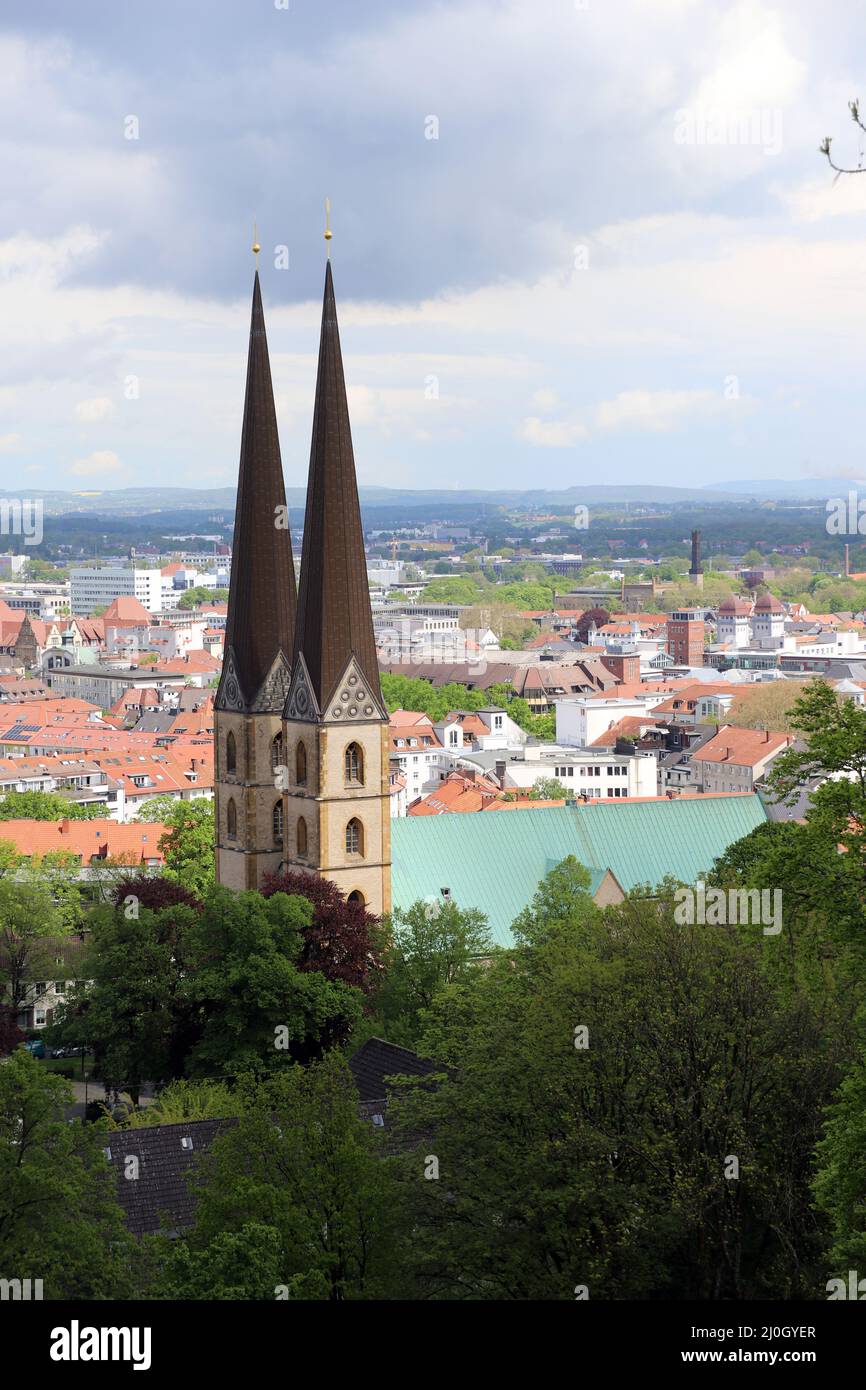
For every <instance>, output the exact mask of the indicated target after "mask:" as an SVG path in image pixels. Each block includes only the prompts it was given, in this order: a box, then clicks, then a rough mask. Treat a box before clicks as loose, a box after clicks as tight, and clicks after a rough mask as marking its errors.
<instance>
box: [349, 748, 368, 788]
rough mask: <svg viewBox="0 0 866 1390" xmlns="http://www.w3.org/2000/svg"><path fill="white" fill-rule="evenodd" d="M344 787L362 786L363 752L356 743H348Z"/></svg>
mask: <svg viewBox="0 0 866 1390" xmlns="http://www.w3.org/2000/svg"><path fill="white" fill-rule="evenodd" d="M345 769H346V785H347V786H356V787H362V786H363V785H364V750H363V749H362V748H361V746H360V744H358V743H350V744H349V746H348V748H347V749H346V757H345Z"/></svg>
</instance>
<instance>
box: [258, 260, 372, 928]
mask: <svg viewBox="0 0 866 1390" xmlns="http://www.w3.org/2000/svg"><path fill="white" fill-rule="evenodd" d="M328 235H329V234H328V233H326V236H328ZM283 738H284V745H285V756H286V783H287V790H286V795H285V803H284V804H285V815H284V824H285V836H284V846H285V848H284V855H283V858H284V861H285V864H286V867H287V868H290V869H301V870H306V871H308V872H312V873H317V874H321V875H322V876H323V877H324V878H328V879H331V880H332V881H333V882H334V883H336V884H337V886H338V887H339V888H340V889H341V891H342V892H343V893H345V894H346V896H347V897H349V898H351V899H353V900H355V901H361V902H363V903H364V904H365V905H366V907H367V908H368V909H369V911H371V912H374V913H382V912H387V911H389V910H390V906H391V864H390V861H391V848H390V841H391V835H390V830H391V821H390V801H389V781H388V770H389V747H388V715H387V712H386V710H385V706H384V703H383V701H382V691H381V688H380V684H379V665H378V661H377V658H376V643H375V639H374V636H373V617H372V612H371V609H370V590H369V585H368V582H367V563H366V557H365V554H364V535H363V530H362V527H361V509H360V505H359V502H358V486H357V481H356V477H355V460H354V455H353V452H352V435H351V429H350V426H349V408H348V403H347V400H346V383H345V380H344V378H343V360H342V355H341V352H340V335H339V331H338V328H337V306H336V302H335V299H334V282H333V278H332V275H331V263H330V260H329V261H328V263H327V267H326V270H325V295H324V304H323V308H322V329H321V336H320V339H319V363H318V376H317V381H316V401H315V410H314V414H313V436H312V444H311V448H310V473H309V480H308V484H307V510H306V517H305V521H304V545H303V553H302V556H301V578H300V586H299V592H298V612H297V622H296V627H295V642H294V651H293V660H292V673H291V685H290V688H289V691H288V697H287V699H286V701H285V710H284V726H283Z"/></svg>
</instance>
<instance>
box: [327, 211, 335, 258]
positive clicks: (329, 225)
mask: <svg viewBox="0 0 866 1390" xmlns="http://www.w3.org/2000/svg"><path fill="white" fill-rule="evenodd" d="M333 235H334V233H333V232H332V231H331V200H330V198H326V199H325V241H326V243H327V247H328V260H330V259H331V237H332V236H333Z"/></svg>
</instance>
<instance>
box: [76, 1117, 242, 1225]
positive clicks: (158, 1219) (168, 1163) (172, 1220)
mask: <svg viewBox="0 0 866 1390" xmlns="http://www.w3.org/2000/svg"><path fill="white" fill-rule="evenodd" d="M233 1123H234V1121H233V1120H189V1121H187V1122H186V1123H185V1124H177V1125H154V1126H153V1128H150V1129H148V1128H145V1129H121V1130H112V1132H111V1133H110V1134H106V1136H105V1145H104V1147H105V1150H106V1158H107V1159H108V1161H109V1162H110V1163H111V1166H112V1168H114V1170H115V1172H116V1174H117V1196H118V1200H119V1201H120V1205H121V1207H122V1208H123V1214H124V1217H125V1219H126V1224H127V1226H128V1228H129V1230H130V1231H131V1232H132V1234H133V1235H136V1236H143V1235H151V1234H153V1233H154V1232H155V1231H159V1230H161V1229H165V1230H167V1231H168V1232H169V1233H174V1232H177V1231H180V1230H182V1229H183V1228H184V1227H186V1226H189V1225H191V1224H192V1220H193V1215H194V1212H195V1199H194V1193H193V1191H192V1190H191V1188H190V1186H189V1184H188V1183H187V1180H186V1175H187V1173H188V1171H189V1169H190V1167H191V1166H192V1164H193V1163H195V1161H196V1159H197V1158H198V1156H199V1155H200V1154H202V1153H204V1152H206V1151H207V1149H208V1148H209V1147H210V1145H211V1144H212V1143H213V1141H214V1139H215V1138H216V1136H217V1134H218V1133H219V1131H220V1130H221V1129H222V1128H224V1127H225V1126H226V1125H229V1124H233ZM184 1139H186V1140H189V1141H191V1147H189V1146H187V1147H184V1145H183V1143H182V1141H183V1140H184ZM133 1156H134V1157H135V1158H137V1159H138V1177H137V1178H129V1177H127V1176H126V1173H127V1172H128V1171H129V1168H130V1165H129V1164H128V1163H127V1159H128V1158H130V1157H133ZM163 1215H164V1216H165V1221H164V1222H163V1220H162V1217H163Z"/></svg>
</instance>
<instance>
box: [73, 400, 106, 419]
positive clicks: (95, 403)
mask: <svg viewBox="0 0 866 1390" xmlns="http://www.w3.org/2000/svg"><path fill="white" fill-rule="evenodd" d="M113 410H114V403H113V401H111V400H110V399H109V397H108V396H94V397H93V398H92V399H91V400H89V401H79V402H78V404H77V405H76V407H75V418H76V419H77V420H82V421H84V422H85V424H90V423H91V422H92V421H94V420H104V419H105V417H106V416H107V415H110V414H111V412H112V411H113Z"/></svg>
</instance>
